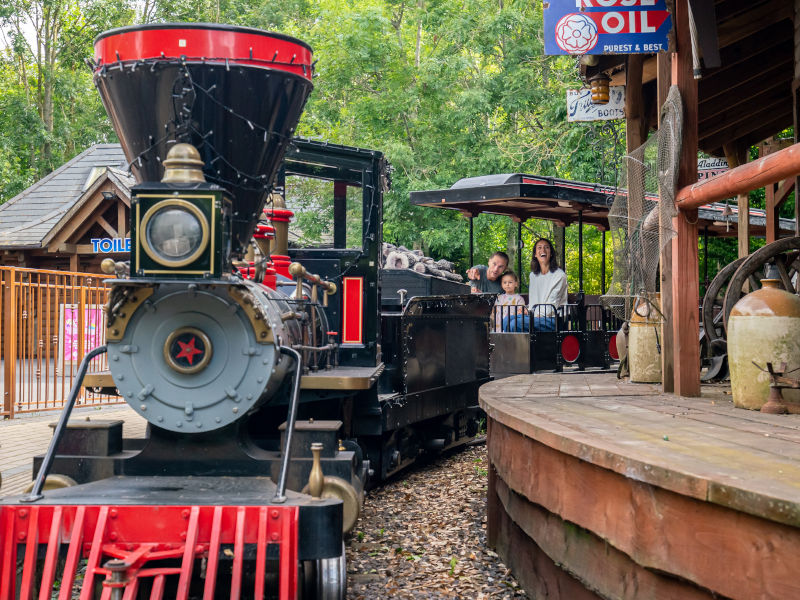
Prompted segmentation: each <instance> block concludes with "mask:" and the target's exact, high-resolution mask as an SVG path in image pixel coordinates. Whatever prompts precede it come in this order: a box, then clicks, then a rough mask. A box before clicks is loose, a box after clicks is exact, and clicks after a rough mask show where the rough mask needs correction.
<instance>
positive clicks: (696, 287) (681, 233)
mask: <svg viewBox="0 0 800 600" xmlns="http://www.w3.org/2000/svg"><path fill="white" fill-rule="evenodd" d="M673 18H674V19H675V21H674V23H675V26H674V31H675V41H676V45H677V52H676V54H675V56H674V57H673V59H672V83H673V84H674V85H677V86H678V89H679V90H680V92H681V98H682V100H683V106H684V118H683V143H682V144H681V160H680V168H679V170H678V189H680V188H682V187H684V186H687V185H692V184H694V183H697V143H698V139H697V98H698V94H697V80H696V79H695V78H694V74H693V66H692V45H691V39H690V34H689V4H688V0H675V12H674V14H673ZM693 223H694V224H693ZM696 223H697V211H696V210H695V211H691V212H689V213H683V214H679V215H678V216H677V217H676V218H675V219H674V225H675V231H676V232H677V236H676V237H674V238H673V239H672V311H673V318H672V331H673V335H674V338H675V339H674V346H673V356H674V359H673V360H674V364H675V393H676V394H679V395H681V396H699V395H700V344H699V342H698V340H699V339H700V310H699V305H700V270H699V269H700V267H699V263H698V254H697V243H698V239H697V224H696Z"/></svg>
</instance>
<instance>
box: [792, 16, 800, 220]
mask: <svg viewBox="0 0 800 600" xmlns="http://www.w3.org/2000/svg"><path fill="white" fill-rule="evenodd" d="M794 22H795V28H794V80H793V81H792V103H793V105H794V111H793V112H794V143H795V144H796V143H797V142H799V141H800V131H798V127H800V114H799V112H798V111H800V99H798V94H799V93H800V92H798V87H800V2H798V1H797V0H795V3H794ZM794 234H795V235H796V236H800V176H798V177H795V186H794Z"/></svg>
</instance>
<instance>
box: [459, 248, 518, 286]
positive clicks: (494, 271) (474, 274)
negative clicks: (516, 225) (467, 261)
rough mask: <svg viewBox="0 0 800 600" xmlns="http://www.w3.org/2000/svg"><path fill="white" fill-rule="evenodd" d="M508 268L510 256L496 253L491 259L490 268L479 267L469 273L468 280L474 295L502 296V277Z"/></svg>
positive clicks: (473, 268)
mask: <svg viewBox="0 0 800 600" xmlns="http://www.w3.org/2000/svg"><path fill="white" fill-rule="evenodd" d="M507 267H508V254H506V253H505V252H499V251H498V252H495V253H494V254H492V256H491V257H490V258H489V266H486V265H477V266H474V267H472V268H471V269H470V270H469V271H467V279H469V282H470V284H471V285H472V293H473V294H502V293H503V286H502V285H501V281H502V275H503V273H505V270H506V268H507Z"/></svg>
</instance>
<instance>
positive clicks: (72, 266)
mask: <svg viewBox="0 0 800 600" xmlns="http://www.w3.org/2000/svg"><path fill="white" fill-rule="evenodd" d="M79 267H80V263H79V262H78V255H77V254H73V255H71V256H70V257H69V270H70V271H72V272H73V273H77V272H78V268H79Z"/></svg>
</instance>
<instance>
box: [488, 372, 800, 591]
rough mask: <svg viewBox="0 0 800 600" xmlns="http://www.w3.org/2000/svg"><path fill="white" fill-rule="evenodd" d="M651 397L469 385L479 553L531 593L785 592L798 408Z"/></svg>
mask: <svg viewBox="0 0 800 600" xmlns="http://www.w3.org/2000/svg"><path fill="white" fill-rule="evenodd" d="M658 388H660V386H648V385H636V384H630V383H622V382H618V380H617V379H616V377H615V375H609V374H596V375H592V374H586V375H574V374H568V375H564V374H548V375H519V376H516V377H511V378H508V379H503V380H500V381H495V382H492V383H489V384H486V385H484V386H483V387H482V388H481V390H480V403H481V406H482V407H483V408H484V410H486V412H487V414H488V417H489V419H488V427H489V441H488V453H489V457H490V460H491V467H490V473H489V507H488V536H489V543H490V545H492V546H493V547H495V548H496V549H497V552H498V554H500V556H501V557H503V560H504V561H505V562H506V564H507V565H508V566H509V567H511V568H512V569H513V570H514V574H515V576H516V577H517V578H518V580H519V581H520V582H521V583H522V585H523V586H524V587H525V589H526V591H527V592H528V594H529V596H530V597H532V598H545V597H546V598H548V600H552V599H563V600H572V599H583V598H587V599H588V598H625V599H628V598H630V599H640V598H642V599H645V598H646V599H658V600H665V599H672V598H674V599H676V600H692V599H695V598H697V599H700V598H708V599H711V598H720V597H724V598H732V599H741V600H753V599H761V598H764V599H776V600H777V599H781V600H788V599H795V598H796V599H800V567H798V565H800V415H780V416H779V415H764V414H761V413H758V412H751V411H745V410H740V409H734V408H733V403H732V402H731V401H730V396H729V395H725V394H724V389H723V388H718V387H717V388H706V387H704V389H703V390H704V394H703V396H704V397H702V398H681V397H676V396H672V395H661V394H660V391H659V389H658Z"/></svg>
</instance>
